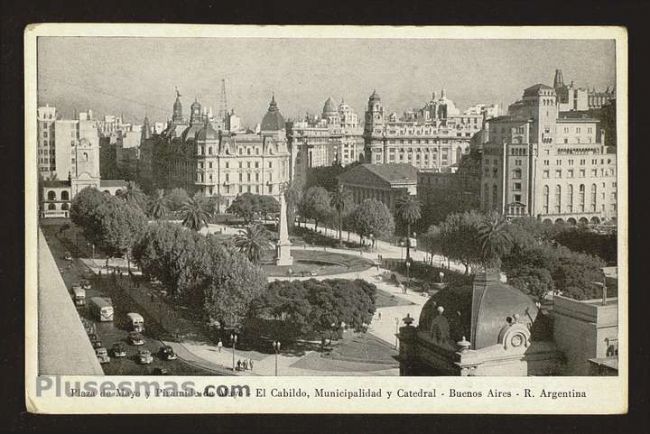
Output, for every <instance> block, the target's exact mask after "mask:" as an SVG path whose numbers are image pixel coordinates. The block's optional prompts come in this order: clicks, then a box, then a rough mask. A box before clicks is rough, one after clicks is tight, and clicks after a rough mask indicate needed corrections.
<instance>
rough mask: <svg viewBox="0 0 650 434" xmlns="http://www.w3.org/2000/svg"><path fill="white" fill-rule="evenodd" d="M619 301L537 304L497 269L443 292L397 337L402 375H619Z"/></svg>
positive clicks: (557, 297) (557, 298)
mask: <svg viewBox="0 0 650 434" xmlns="http://www.w3.org/2000/svg"><path fill="white" fill-rule="evenodd" d="M617 312H618V304H617V299H616V298H605V299H599V300H574V299H570V298H567V297H563V296H560V295H555V296H554V297H553V304H552V307H548V308H545V309H544V310H543V309H541V308H540V305H539V304H538V303H536V302H535V301H534V300H533V299H531V298H530V297H529V296H528V295H526V294H524V293H523V292H521V291H520V290H519V289H517V288H515V287H513V286H511V285H509V284H507V282H506V279H505V276H504V275H503V274H501V273H499V272H498V271H494V270H490V271H487V272H480V273H478V274H477V275H476V277H475V278H474V281H473V283H472V284H471V285H463V284H456V285H453V284H452V285H450V286H449V287H448V288H445V289H442V290H440V291H438V292H437V293H436V294H434V295H433V296H431V298H430V299H429V300H427V302H426V303H425V304H424V306H423V307H422V310H421V312H420V317H419V321H418V324H417V326H413V325H412V324H413V322H415V318H411V317H407V318H405V319H404V321H405V323H406V326H405V327H402V328H401V329H400V331H399V334H398V337H399V341H400V373H401V375H431V376H445V375H461V376H527V375H534V376H538V375H616V373H617V369H618V368H617V364H618V343H617V342H618V316H617Z"/></svg>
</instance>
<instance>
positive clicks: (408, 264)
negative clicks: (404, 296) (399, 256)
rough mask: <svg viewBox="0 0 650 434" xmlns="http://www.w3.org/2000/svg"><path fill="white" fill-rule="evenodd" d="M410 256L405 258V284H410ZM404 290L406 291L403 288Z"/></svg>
mask: <svg viewBox="0 0 650 434" xmlns="http://www.w3.org/2000/svg"><path fill="white" fill-rule="evenodd" d="M409 259H410V258H407V260H406V286H407V287H408V286H411V273H410V271H411V261H410V260H409ZM404 289H405V290H404V292H405V293H406V288H404Z"/></svg>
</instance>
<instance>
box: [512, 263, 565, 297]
mask: <svg viewBox="0 0 650 434" xmlns="http://www.w3.org/2000/svg"><path fill="white" fill-rule="evenodd" d="M515 273H516V274H514V275H512V276H508V283H509V284H510V285H512V286H514V287H515V288H518V289H519V290H521V291H523V292H524V293H526V294H528V295H530V296H531V297H533V298H535V299H536V300H537V301H539V302H540V303H541V302H542V301H544V298H545V297H546V295H547V294H549V293H551V292H553V290H554V289H555V284H554V282H553V276H551V272H550V271H549V270H547V269H545V268H534V267H530V266H524V267H522V268H519V269H517V270H516V271H515Z"/></svg>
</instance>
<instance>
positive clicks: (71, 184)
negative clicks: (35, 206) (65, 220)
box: [37, 106, 126, 217]
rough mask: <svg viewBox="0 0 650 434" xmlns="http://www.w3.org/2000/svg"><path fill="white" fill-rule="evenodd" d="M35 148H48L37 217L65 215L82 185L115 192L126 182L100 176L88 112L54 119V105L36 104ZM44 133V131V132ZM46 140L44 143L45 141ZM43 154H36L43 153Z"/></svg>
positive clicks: (93, 122)
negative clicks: (39, 210) (47, 160)
mask: <svg viewBox="0 0 650 434" xmlns="http://www.w3.org/2000/svg"><path fill="white" fill-rule="evenodd" d="M37 116H38V120H39V126H38V130H39V143H38V146H39V149H43V150H45V149H46V146H47V147H48V148H49V149H48V153H49V157H50V158H49V162H45V161H44V162H43V163H41V160H40V158H43V157H42V156H39V166H40V164H43V166H40V167H45V165H46V164H49V166H48V167H47V169H48V170H47V171H46V170H43V171H41V172H40V173H41V175H43V176H42V178H44V180H43V182H42V185H41V188H42V191H41V216H43V217H67V216H68V212H69V209H70V202H71V201H72V199H74V197H75V196H76V195H77V193H79V192H80V191H81V190H83V189H84V188H86V187H94V188H98V189H102V191H106V192H109V193H111V194H115V193H116V192H117V191H118V190H120V189H123V188H124V186H125V185H126V183H125V182H124V181H122V180H101V179H100V148H99V140H100V136H99V131H98V127H97V121H96V120H95V119H93V117H92V111H91V110H88V111H87V112H81V113H79V114H78V115H77V116H76V119H56V109H55V108H54V107H49V106H46V107H39V108H38V109H37ZM44 133H47V134H44ZM46 140H47V144H46ZM44 154H46V153H43V154H40V155H44Z"/></svg>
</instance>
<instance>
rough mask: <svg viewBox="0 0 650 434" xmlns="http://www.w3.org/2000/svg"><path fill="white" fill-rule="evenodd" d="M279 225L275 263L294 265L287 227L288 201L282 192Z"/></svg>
mask: <svg viewBox="0 0 650 434" xmlns="http://www.w3.org/2000/svg"><path fill="white" fill-rule="evenodd" d="M279 226H280V227H279V230H278V232H279V234H278V235H279V239H278V245H277V256H276V258H275V265H292V264H293V258H292V257H291V242H290V241H289V230H288V228H287V202H286V201H285V199H284V194H280V224H279Z"/></svg>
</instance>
